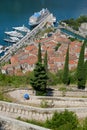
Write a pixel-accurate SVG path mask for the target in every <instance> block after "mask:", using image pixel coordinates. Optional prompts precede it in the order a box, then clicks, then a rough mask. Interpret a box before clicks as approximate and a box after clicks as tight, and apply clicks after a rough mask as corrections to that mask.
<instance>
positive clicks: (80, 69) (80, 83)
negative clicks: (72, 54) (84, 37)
mask: <svg viewBox="0 0 87 130" xmlns="http://www.w3.org/2000/svg"><path fill="white" fill-rule="evenodd" d="M84 51H85V42H84V43H83V45H82V47H81V51H80V55H79V60H78V65H77V84H78V88H79V89H84V88H85V84H84V80H85V78H84Z"/></svg>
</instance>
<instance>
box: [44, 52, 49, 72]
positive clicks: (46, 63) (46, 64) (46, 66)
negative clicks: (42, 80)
mask: <svg viewBox="0 0 87 130" xmlns="http://www.w3.org/2000/svg"><path fill="white" fill-rule="evenodd" d="M47 61H48V60H47V51H46V52H45V57H44V66H45V69H46V72H47V71H48V62H47Z"/></svg>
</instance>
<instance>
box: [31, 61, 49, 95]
mask: <svg viewBox="0 0 87 130" xmlns="http://www.w3.org/2000/svg"><path fill="white" fill-rule="evenodd" d="M47 79H48V77H47V73H46V70H45V67H44V65H43V64H42V63H40V62H38V63H36V67H35V69H34V77H33V78H32V79H31V80H30V84H31V85H32V87H33V89H34V90H36V91H39V92H46V86H47Z"/></svg>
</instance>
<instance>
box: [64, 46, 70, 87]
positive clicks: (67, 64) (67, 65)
mask: <svg viewBox="0 0 87 130" xmlns="http://www.w3.org/2000/svg"><path fill="white" fill-rule="evenodd" d="M69 82H70V80H69V46H68V49H67V53H66V59H65V65H64V72H63V83H64V84H66V85H69Z"/></svg>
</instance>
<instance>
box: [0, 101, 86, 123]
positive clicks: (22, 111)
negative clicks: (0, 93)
mask: <svg viewBox="0 0 87 130" xmlns="http://www.w3.org/2000/svg"><path fill="white" fill-rule="evenodd" d="M65 109H67V110H69V111H74V112H76V114H77V115H78V116H79V117H86V116H87V107H85V106H84V107H82V106H80V107H69V108H68V107H62V108H45V109H43V108H36V107H30V106H27V105H21V104H15V103H7V102H3V101H0V115H2V116H7V117H12V118H17V117H21V118H26V119H35V120H39V121H44V120H46V119H47V118H51V117H52V115H53V113H54V111H58V112H61V111H64V110H65Z"/></svg>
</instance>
